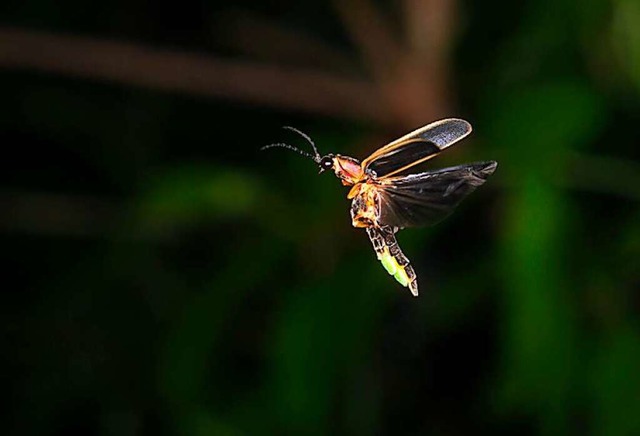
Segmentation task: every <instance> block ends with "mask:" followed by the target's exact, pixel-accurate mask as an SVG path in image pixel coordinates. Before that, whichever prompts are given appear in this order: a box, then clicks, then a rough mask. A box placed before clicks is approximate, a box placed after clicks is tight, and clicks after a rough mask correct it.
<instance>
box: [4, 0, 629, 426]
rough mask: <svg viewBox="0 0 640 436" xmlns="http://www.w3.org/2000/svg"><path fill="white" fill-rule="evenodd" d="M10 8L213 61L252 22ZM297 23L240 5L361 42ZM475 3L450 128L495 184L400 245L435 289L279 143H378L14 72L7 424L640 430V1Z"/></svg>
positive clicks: (224, 104)
mask: <svg viewBox="0 0 640 436" xmlns="http://www.w3.org/2000/svg"><path fill="white" fill-rule="evenodd" d="M10 3H11V2H10ZM13 3H15V2H13ZM13 3H12V4H11V5H5V6H3V7H2V10H3V11H4V12H6V17H7V18H6V19H5V23H6V24H13V25H25V26H27V25H28V26H37V27H47V28H51V29H54V30H59V31H64V32H72V33H73V32H97V33H102V32H104V33H105V34H107V35H115V36H117V37H122V38H138V39H140V40H145V41H151V42H153V43H158V44H160V43H166V42H167V41H176V40H177V41H180V43H181V44H183V45H184V46H185V47H187V48H191V49H194V48H195V49H198V48H202V45H203V43H202V41H205V40H207V35H208V32H209V30H208V29H209V27H208V26H209V22H210V21H209V20H213V17H215V16H216V14H219V13H222V12H223V11H225V10H227V9H228V8H230V6H229V5H214V4H213V3H212V4H206V3H198V4H195V3H194V4H191V3H190V2H187V3H186V4H180V6H179V7H177V8H174V7H173V6H172V7H171V8H168V7H164V6H163V7H159V8H155V6H154V7H153V8H152V7H149V6H148V5H145V4H143V3H140V2H133V3H127V2H117V3H118V4H117V5H114V7H113V9H112V8H111V7H109V8H106V7H102V9H101V11H102V12H103V13H102V14H100V15H102V16H101V17H100V19H99V20H98V18H97V17H92V16H87V15H86V14H85V13H84V12H82V10H83V8H79V7H77V6H78V5H75V6H74V7H71V6H69V7H64V8H62V7H60V8H58V5H57V4H56V5H55V7H53V4H52V3H51V2H46V1H44V0H29V1H27V2H23V3H24V4H21V5H22V6H20V7H15V6H16V5H15V4H13ZM76 3H77V2H76ZM289 6H290V7H289V8H288V9H287V10H288V12H287V13H286V14H284V15H282V14H281V15H278V12H277V11H278V10H280V9H279V6H278V5H277V4H276V3H272V2H267V3H264V4H263V3H260V2H249V1H247V2H243V3H242V7H244V8H248V9H250V10H256V11H262V13H265V14H268V15H271V16H278V17H280V19H281V20H283V21H284V22H285V23H290V24H291V25H292V26H293V25H295V26H302V25H305V26H309V27H310V30H309V31H310V32H312V31H313V32H317V33H318V34H321V35H323V36H324V37H326V38H328V39H333V40H334V41H342V40H341V35H337V36H336V34H335V33H336V32H337V31H336V28H338V27H339V26H337V25H336V23H335V20H336V19H335V16H333V15H332V12H331V8H330V7H329V6H326V7H320V6H315V9H313V11H314V13H313V14H310V13H309V11H306V10H305V8H304V7H302V6H297V7H295V6H293V5H289ZM387 6H388V8H389V9H393V8H394V7H396V6H397V5H395V4H389V5H387ZM495 11H501V13H496V12H495ZM36 12H37V13H36ZM459 13H460V22H461V23H462V24H461V26H460V34H459V36H458V40H457V42H456V44H457V48H456V52H455V59H454V68H453V74H454V75H455V78H454V79H455V80H453V82H454V83H456V86H457V88H458V95H459V98H458V102H457V104H458V107H459V108H460V109H459V110H460V113H456V114H450V113H443V114H442V117H443V118H444V117H448V116H464V117H465V118H467V119H469V120H470V121H471V122H472V123H473V124H474V127H475V130H474V134H473V136H472V137H471V138H469V139H467V140H465V142H464V143H463V144H461V145H459V146H457V147H456V149H455V150H452V151H451V152H450V155H449V156H448V157H447V156H445V157H443V160H445V161H446V162H454V161H455V162H456V163H460V162H465V161H471V160H474V159H477V160H488V159H495V160H497V161H499V167H498V170H497V172H496V174H495V176H493V177H492V178H491V179H489V181H488V183H487V184H486V185H485V186H483V187H482V188H481V189H479V190H478V191H477V192H476V193H475V194H474V195H472V196H471V197H470V198H469V199H468V200H466V201H465V203H463V205H462V206H461V207H460V210H459V211H457V213H456V214H454V215H453V216H452V217H451V218H450V219H448V220H447V221H446V222H444V223H442V224H440V225H438V226H437V227H434V228H430V229H415V230H414V229H407V230H404V231H403V232H401V233H400V234H399V236H398V238H399V241H400V243H401V245H402V246H403V248H404V251H405V252H406V254H407V255H408V256H409V257H410V258H411V259H412V262H413V263H414V265H415V266H416V269H417V271H418V274H419V278H420V281H421V282H420V283H421V290H422V295H421V296H420V297H419V298H418V299H415V298H412V297H411V296H410V294H409V293H408V292H407V291H406V289H404V288H401V287H400V286H398V285H397V283H395V281H394V280H393V279H392V278H390V277H388V276H387V274H386V272H385V271H384V270H383V268H382V267H381V265H380V264H379V262H378V261H377V260H376V259H375V255H374V254H373V252H372V250H371V248H370V244H369V241H367V238H366V235H365V234H364V232H362V231H360V230H357V229H353V228H351V226H350V219H349V214H348V206H349V203H348V202H347V201H346V199H345V195H346V191H345V190H344V189H343V188H342V187H341V186H340V184H339V183H338V181H337V180H336V179H335V178H333V177H332V176H331V175H326V174H325V175H322V176H317V174H316V173H317V169H316V168H315V167H314V166H313V164H312V163H311V162H310V161H308V160H306V159H303V158H301V157H300V156H298V155H295V154H294V153H290V152H288V151H283V150H277V151H269V152H265V153H260V152H259V151H258V150H259V148H260V147H261V146H262V145H265V144H267V143H270V142H278V141H283V140H286V141H295V139H291V137H290V136H287V133H286V132H284V131H281V130H279V129H278V127H279V126H280V125H284V124H286V125H294V126H297V127H299V128H301V129H302V130H304V131H306V132H308V133H309V134H310V135H311V136H312V137H313V138H314V139H315V140H316V143H317V144H318V146H319V148H320V149H321V152H338V153H342V154H347V155H355V156H357V157H360V158H362V157H364V156H362V155H359V153H362V152H363V145H362V144H364V143H366V141H365V140H364V139H363V138H365V136H366V134H367V133H368V132H370V131H372V130H375V127H374V126H370V125H356V124H353V123H349V122H346V121H342V120H335V119H334V120H331V119H324V118H320V117H313V116H303V115H301V114H293V113H285V112H278V111H276V110H267V109H265V108H256V107H251V106H243V105H240V104H235V103H234V104H232V103H231V102H229V101H223V100H215V99H198V98H187V97H182V96H180V95H176V94H170V93H160V92H154V91H152V90H148V91H141V90H138V89H129V88H126V87H123V86H117V85H108V84H102V83H93V82H90V81H88V80H80V79H74V78H63V77H57V76H50V75H47V74H44V73H38V74H36V73H30V72H10V71H2V72H1V74H2V78H3V80H1V81H0V89H1V92H0V94H1V95H2V96H3V98H2V104H0V115H1V116H0V140H1V141H2V143H3V144H4V146H5V150H6V154H5V157H4V158H3V162H4V171H3V172H2V191H3V193H4V194H3V195H4V196H5V200H6V202H7V204H9V205H11V206H12V207H11V208H8V209H7V210H5V211H4V212H3V215H4V216H5V218H4V219H3V227H2V229H1V230H2V241H3V242H2V245H3V247H4V250H3V253H4V256H3V261H4V264H5V265H6V268H7V272H6V275H5V285H4V286H3V292H2V298H3V301H2V304H1V305H0V314H1V316H2V319H3V334H2V337H3V342H2V350H3V365H4V367H3V371H2V373H3V374H4V385H5V386H6V388H5V389H4V392H5V394H4V400H5V414H6V415H7V420H6V421H5V423H4V424H3V429H2V433H3V434H15V435H18V434H20V435H23V434H24V435H31V434H33V435H57V434H70V433H72V432H77V433H81V434H100V435H134V434H135V435H137V434H154V435H158V434H179V435H196V436H200V435H256V434H318V435H319V434H349V435H365V434H366V435H369V434H434V435H455V434H478V433H487V434H514V433H516V432H518V433H520V434H532V435H533V434H542V435H556V434H579V435H582V434H593V435H606V436H609V435H611V436H617V435H634V434H640V414H639V413H638V405H639V404H640V371H639V368H640V326H639V321H640V317H639V313H638V310H639V309H640V306H639V303H640V299H639V294H638V290H639V289H640V268H639V261H638V260H639V259H640V204H639V203H638V201H639V200H640V194H639V193H640V162H639V160H640V153H639V151H638V150H639V148H638V139H639V138H640V75H639V74H640V6H638V2H636V1H632V0H587V1H583V2H575V1H569V0H560V1H558V0H556V1H553V2H551V1H544V0H538V1H533V0H531V1H527V2H524V3H522V4H515V3H512V2H507V1H503V0H494V1H492V2H489V3H487V2H481V3H480V2H463V3H461V4H460V5H459ZM107 18H108V19H107ZM98 21H100V22H99V23H98ZM105 23H110V24H109V25H107V24H105ZM141 23H144V25H143V26H141V27H140V24H141ZM185 29H188V31H187V30H185ZM332 32H333V33H332ZM214 48H215V47H214ZM429 121H432V120H425V124H426V123H427V122H429ZM283 138H284V139H283ZM389 139H392V138H389ZM370 151H372V150H366V151H365V152H370ZM442 165H444V164H442ZM433 166H436V164H434V165H433ZM32 194H38V195H36V196H34V195H32ZM25 195H26V197H25V198H26V200H24V201H18V202H15V201H14V199H15V198H18V199H20V198H23V196H25ZM36 200H37V201H36ZM54 200H55V201H54ZM3 201H4V200H3ZM17 204H18V205H22V206H20V207H18V206H16V205H17ZM69 217H71V218H69ZM73 217H76V218H73ZM83 217H84V218H83Z"/></svg>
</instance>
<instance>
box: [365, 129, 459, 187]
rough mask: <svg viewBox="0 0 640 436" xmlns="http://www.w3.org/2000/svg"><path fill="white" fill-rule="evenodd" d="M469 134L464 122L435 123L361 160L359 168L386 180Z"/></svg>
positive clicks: (429, 157) (433, 155)
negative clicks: (370, 171) (368, 170)
mask: <svg viewBox="0 0 640 436" xmlns="http://www.w3.org/2000/svg"><path fill="white" fill-rule="evenodd" d="M469 133H471V124H469V123H468V122H466V121H465V120H461V119H457V118H448V119H445V120H440V121H436V122H433V123H431V124H428V125H426V126H424V127H421V128H419V129H417V130H414V131H413V132H411V133H408V134H406V135H404V136H403V137H402V138H399V139H396V140H395V141H393V142H390V143H389V144H387V145H385V146H384V147H382V148H380V149H378V150H376V151H375V152H374V153H373V154H372V155H371V156H369V157H368V158H366V159H365V160H363V161H362V168H363V169H364V170H367V169H370V170H373V171H374V172H375V173H376V175H377V177H390V176H393V175H395V174H397V173H400V172H402V171H404V170H406V169H408V168H411V167H412V166H415V165H418V164H421V163H422V162H424V161H426V160H428V159H431V158H432V157H435V156H436V155H437V154H438V153H440V152H441V151H442V150H444V149H446V148H448V147H449V146H451V145H453V144H455V143H456V142H458V141H459V140H461V139H462V138H464V137H465V136H467V135H468V134H469Z"/></svg>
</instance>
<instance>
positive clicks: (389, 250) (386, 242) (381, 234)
mask: <svg viewBox="0 0 640 436" xmlns="http://www.w3.org/2000/svg"><path fill="white" fill-rule="evenodd" d="M367 234H368V235H369V239H371V243H372V244H373V249H374V250H375V252H376V255H377V256H378V260H380V262H382V266H384V268H385V269H386V270H387V272H388V273H389V274H390V275H392V276H393V277H394V278H395V279H396V280H397V281H398V283H400V284H401V285H402V286H404V287H408V288H409V290H410V291H411V293H412V294H413V295H414V296H418V280H417V277H416V273H415V271H414V270H413V267H412V266H411V264H410V263H409V259H407V257H406V256H405V255H404V253H403V252H402V250H401V249H400V246H399V245H398V241H397V240H396V236H395V232H394V229H393V228H392V227H389V226H385V227H368V228H367Z"/></svg>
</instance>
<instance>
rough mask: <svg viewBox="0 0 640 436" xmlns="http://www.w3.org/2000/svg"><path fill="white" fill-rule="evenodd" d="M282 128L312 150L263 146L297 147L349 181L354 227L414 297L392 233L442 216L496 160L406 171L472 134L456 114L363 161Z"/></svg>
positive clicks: (413, 280) (411, 274)
mask: <svg viewBox="0 0 640 436" xmlns="http://www.w3.org/2000/svg"><path fill="white" fill-rule="evenodd" d="M285 128H286V129H288V130H291V131H293V132H295V133H297V134H299V135H300V136H302V137H303V138H304V139H305V140H306V141H307V142H309V144H311V147H312V148H313V154H311V153H308V152H306V151H303V150H300V149H298V148H296V147H293V146H291V145H289V144H284V143H278V144H270V145H267V146H264V147H262V149H263V150H264V149H268V148H273V147H283V148H287V149H289V150H293V151H296V152H298V153H300V154H302V155H303V156H306V157H309V158H311V159H312V160H313V161H314V162H315V163H316V164H317V165H318V166H319V167H320V173H322V172H324V171H328V170H333V172H334V173H335V175H336V176H337V177H338V178H339V179H340V180H341V182H342V184H343V185H345V186H351V190H350V191H349V193H348V194H347V198H348V199H350V200H351V222H352V224H353V226H354V227H357V228H364V229H365V230H366V232H367V235H368V236H369V239H370V240H371V243H372V244H373V249H374V250H375V252H376V255H377V257H378V260H380V262H382V265H383V266H384V268H385V269H386V270H387V272H388V273H389V274H390V275H392V276H394V277H395V279H396V280H397V281H398V282H399V283H400V284H401V285H402V286H404V287H408V288H409V290H410V291H411V293H412V294H413V295H414V296H418V280H417V277H416V273H415V270H414V269H413V267H412V266H411V263H410V262H409V259H408V258H407V257H406V256H405V255H404V253H403V252H402V250H401V249H400V246H399V245H398V241H397V240H396V236H395V234H396V233H397V232H398V231H399V230H401V229H403V228H405V227H419V226H430V225H433V224H436V223H438V222H440V221H442V220H443V219H444V218H446V217H447V216H449V215H450V214H451V213H452V212H453V210H454V208H455V207H456V206H457V205H458V204H459V203H460V202H461V201H462V199H463V198H464V197H466V196H467V195H469V194H470V193H471V192H473V191H474V190H475V189H476V188H477V187H478V186H480V185H482V184H483V183H484V182H485V181H486V180H487V178H488V177H489V176H490V175H491V174H493V172H494V171H495V169H496V167H497V165H498V164H497V162H495V161H486V162H475V163H470V164H464V165H459V166H455V167H450V168H444V169H439V170H434V171H426V172H421V173H417V174H408V175H407V174H405V172H406V171H407V170H409V169H410V168H412V167H414V166H416V165H419V164H421V163H423V162H426V161H427V160H429V159H432V158H434V157H436V156H437V155H438V154H440V153H441V152H442V151H443V150H445V149H447V148H449V147H450V146H451V145H453V144H455V143H457V142H458V141H460V140H461V139H463V138H465V137H466V136H467V135H469V134H470V133H471V130H472V128H471V124H469V123H468V122H466V121H464V120H461V119H457V118H448V119H444V120H440V121H435V122H433V123H431V124H428V125H426V126H424V127H421V128H419V129H416V130H414V131H413V132H410V133H408V134H406V135H405V136H403V137H401V138H399V139H396V140H395V141H393V142H390V143H388V144H387V145H385V146H383V147H381V148H379V149H378V150H376V151H375V152H373V154H371V155H370V156H369V157H367V158H366V159H364V160H363V161H362V162H360V161H359V160H357V159H355V158H353V157H349V156H342V155H340V154H327V155H325V156H322V155H320V153H318V149H317V148H316V145H315V143H314V142H313V140H312V139H311V138H310V137H309V136H308V135H306V134H305V133H303V132H301V131H299V130H297V129H295V128H293V127H285Z"/></svg>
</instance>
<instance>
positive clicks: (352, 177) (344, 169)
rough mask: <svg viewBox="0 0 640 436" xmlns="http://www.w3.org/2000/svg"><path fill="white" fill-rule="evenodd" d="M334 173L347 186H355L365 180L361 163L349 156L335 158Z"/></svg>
mask: <svg viewBox="0 0 640 436" xmlns="http://www.w3.org/2000/svg"><path fill="white" fill-rule="evenodd" d="M333 171H334V172H335V173H336V176H337V177H338V178H339V179H340V180H341V181H342V184H343V185H345V186H350V185H354V184H356V183H358V182H360V181H362V180H363V179H364V171H363V170H362V166H360V162H359V161H358V160H357V159H354V158H352V157H349V156H340V155H339V154H338V155H336V157H335V158H333Z"/></svg>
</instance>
